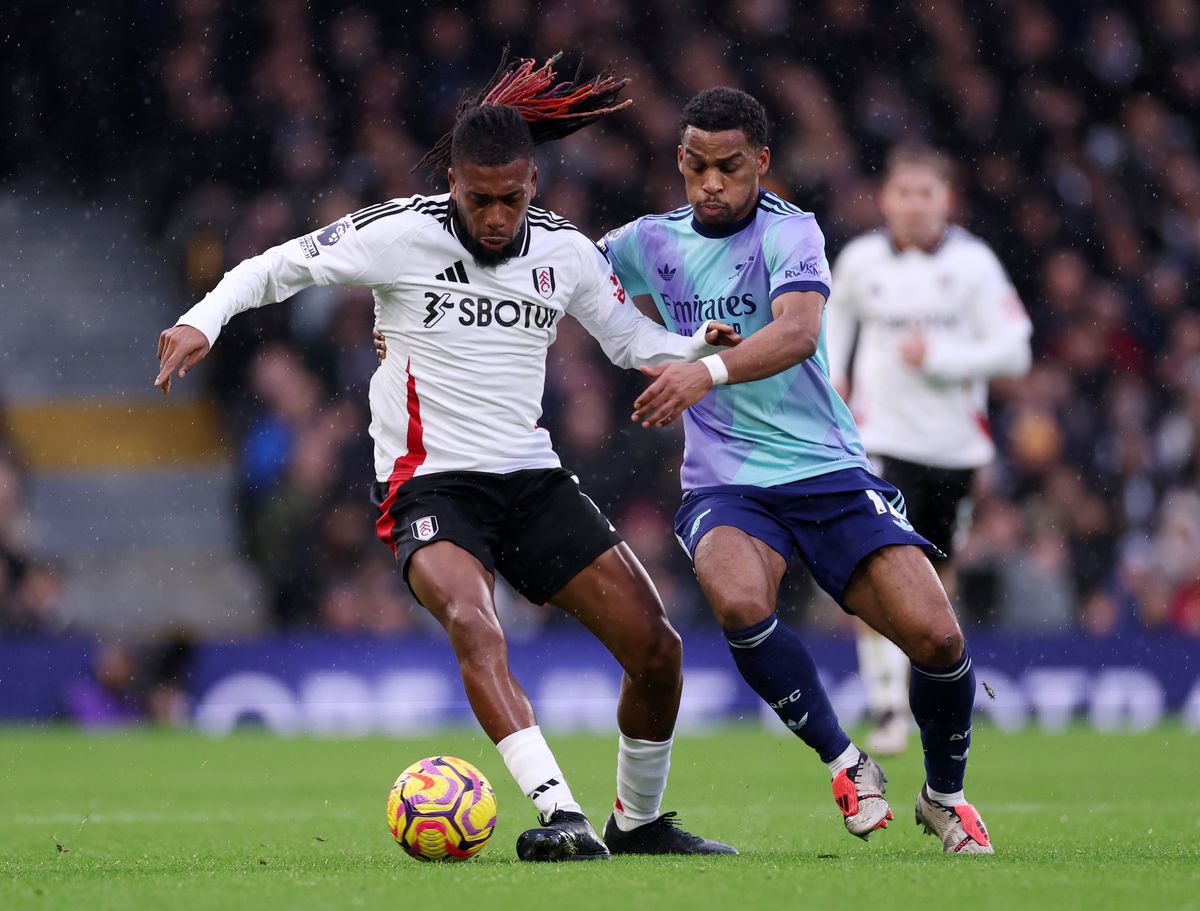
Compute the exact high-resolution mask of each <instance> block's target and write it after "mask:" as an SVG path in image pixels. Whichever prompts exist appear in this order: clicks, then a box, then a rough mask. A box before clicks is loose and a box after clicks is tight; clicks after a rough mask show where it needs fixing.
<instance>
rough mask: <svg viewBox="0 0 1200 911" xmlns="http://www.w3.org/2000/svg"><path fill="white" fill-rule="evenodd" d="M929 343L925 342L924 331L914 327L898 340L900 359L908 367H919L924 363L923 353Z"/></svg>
mask: <svg viewBox="0 0 1200 911" xmlns="http://www.w3.org/2000/svg"><path fill="white" fill-rule="evenodd" d="M928 351H929V345H927V344H926V342H925V333H923V332H922V331H921V330H920V329H916V330H914V331H913V332H911V333H909V334H908V335H907V336H906V337H905V338H904V340H903V341H902V342H900V360H902V361H904V363H906V364H908V366H910V367H918V368H919V367H921V366H922V365H923V364H924V363H925V354H926V353H927V352H928Z"/></svg>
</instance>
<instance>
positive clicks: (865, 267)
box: [826, 146, 1031, 754]
mask: <svg viewBox="0 0 1200 911" xmlns="http://www.w3.org/2000/svg"><path fill="white" fill-rule="evenodd" d="M879 201H880V209H881V210H882V212H883V215H884V219H885V221H886V229H885V230H883V231H878V232H873V233H870V234H865V235H862V236H860V237H857V238H855V239H854V240H852V241H850V243H848V244H847V245H846V247H845V248H844V249H843V251H842V253H841V255H840V256H839V257H838V259H837V261H836V263H835V264H834V267H833V293H832V295H831V297H830V298H829V305H828V308H827V310H826V332H827V338H826V344H827V345H828V352H829V372H830V376H831V378H832V380H833V382H834V383H835V385H836V386H837V387H838V389H839V390H840V391H841V392H842V393H843V395H847V393H848V398H847V401H848V402H849V404H850V408H851V410H852V411H853V413H854V418H855V420H856V422H857V423H858V427H859V430H860V432H861V433H862V439H863V445H864V446H865V448H866V450H867V453H868V455H869V456H870V457H871V459H872V461H873V462H874V463H875V465H876V470H877V471H878V472H879V474H881V475H882V476H883V477H884V478H885V479H886V480H888V481H890V482H891V483H892V484H895V485H896V486H897V487H898V488H899V489H900V491H901V493H902V494H904V495H905V497H906V499H907V500H908V507H909V510H908V513H909V519H910V520H911V521H912V522H913V524H914V526H915V527H916V529H917V531H918V532H920V533H921V534H923V535H925V536H926V537H927V538H929V539H930V540H932V541H933V543H934V544H937V545H938V546H939V547H940V548H942V550H944V551H945V552H946V553H947V554H948V555H951V554H952V548H953V533H954V528H955V516H956V515H957V513H958V511H959V510H958V507H959V504H960V502H962V501H963V500H964V498H965V497H966V494H967V493H968V491H969V487H970V480H971V473H972V472H973V471H974V469H977V468H980V467H982V466H984V465H986V464H988V463H989V462H990V461H991V460H992V459H993V458H994V456H995V447H994V445H993V443H992V438H991V434H990V433H989V430H988V423H987V382H988V380H989V379H993V378H996V377H1003V376H1013V375H1019V374H1022V373H1025V372H1026V371H1027V370H1028V369H1029V363H1030V349H1029V337H1030V332H1031V327H1030V323H1029V318H1028V316H1027V315H1026V313H1025V310H1024V308H1023V307H1022V305H1021V301H1020V299H1019V298H1018V296H1017V293H1016V291H1015V290H1014V288H1013V286H1012V283H1011V282H1010V281H1009V279H1008V276H1007V274H1006V273H1005V271H1004V268H1003V266H1001V264H1000V262H999V260H998V259H997V258H996V255H995V254H994V253H993V252H992V251H991V250H990V249H989V248H988V246H987V245H986V244H985V243H984V242H983V241H982V240H980V239H979V238H978V237H976V236H974V235H973V234H971V233H969V232H968V231H966V230H964V229H962V228H960V227H958V226H956V225H952V224H950V223H949V216H950V212H951V208H952V206H953V193H952V189H951V181H950V168H949V166H948V164H947V162H946V161H945V160H944V159H943V158H942V157H941V156H940V155H939V154H938V153H937V152H936V151H934V150H932V149H929V148H925V147H920V146H900V147H898V148H896V149H894V150H893V152H892V154H891V155H890V156H889V159H888V164H887V169H886V173H885V177H884V184H883V188H882V192H881V194H880V200H879ZM851 364H852V365H853V366H852V367H851ZM937 568H938V574H939V575H940V576H941V577H942V581H943V584H944V585H945V586H946V590H947V592H948V593H950V595H951V597H953V593H954V585H953V566H952V564H951V562H950V560H949V559H947V560H945V561H942V562H940V564H938V565H937ZM858 627H859V632H858V649H859V664H860V669H861V671H862V675H863V679H864V681H865V683H866V685H867V695H868V701H869V703H870V708H871V713H872V715H873V718H874V721H875V729H874V730H873V731H872V734H871V737H870V738H869V740H868V749H871V750H872V752H875V753H881V754H882V753H889V752H891V753H894V752H900V751H901V750H903V749H904V746H905V743H906V740H907V726H908V722H907V714H908V712H907V693H906V683H907V675H908V659H907V658H905V657H904V655H903V654H902V653H901V652H900V650H899V649H897V648H896V647H895V646H894V645H892V644H891V643H890V642H888V641H887V640H886V639H884V638H882V637H881V636H879V635H877V634H875V633H873V632H871V631H870V630H868V629H867V627H866V626H865V625H862V624H859V625H858Z"/></svg>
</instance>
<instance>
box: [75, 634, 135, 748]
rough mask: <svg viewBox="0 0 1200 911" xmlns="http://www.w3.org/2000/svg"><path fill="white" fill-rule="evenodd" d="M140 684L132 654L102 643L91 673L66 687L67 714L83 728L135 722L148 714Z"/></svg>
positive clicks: (122, 648) (114, 725) (119, 647)
mask: <svg viewBox="0 0 1200 911" xmlns="http://www.w3.org/2000/svg"><path fill="white" fill-rule="evenodd" d="M138 683H139V681H138V674H137V661H136V659H135V658H134V655H133V653H132V652H131V651H129V650H128V649H126V648H124V647H122V646H120V645H115V644H108V645H103V646H101V647H100V648H99V649H98V650H97V652H96V655H95V657H94V658H93V660H92V673H91V676H89V677H84V678H81V679H79V680H76V681H75V682H74V683H72V684H71V685H70V686H68V687H67V692H66V697H65V702H66V712H67V717H68V718H70V720H71V721H74V722H75V723H76V724H78V725H79V726H80V727H84V728H94V729H99V728H112V727H121V726H125V725H130V724H135V723H137V722H138V721H141V720H142V719H143V718H144V717H145V710H144V708H143V703H142V699H141V694H140V693H139V691H138Z"/></svg>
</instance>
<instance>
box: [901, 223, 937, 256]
mask: <svg viewBox="0 0 1200 911" xmlns="http://www.w3.org/2000/svg"><path fill="white" fill-rule="evenodd" d="M949 233H950V226H949V225H946V226H945V227H944V228H942V230H941V231H939V232H937V233H936V234H934V235H932V236H931V237H927V238H925V237H922V238H917V237H902V236H900V235H898V234H896V233H895V232H894V231H888V240H890V241H891V244H892V249H893V250H895V251H896V252H897V253H903V252H904V251H905V250H918V251H920V252H921V253H936V252H937V251H938V249H939V248H940V247H941V246H942V244H944V243H945V242H946V237H947V235H949Z"/></svg>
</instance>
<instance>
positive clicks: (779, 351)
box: [633, 291, 825, 427]
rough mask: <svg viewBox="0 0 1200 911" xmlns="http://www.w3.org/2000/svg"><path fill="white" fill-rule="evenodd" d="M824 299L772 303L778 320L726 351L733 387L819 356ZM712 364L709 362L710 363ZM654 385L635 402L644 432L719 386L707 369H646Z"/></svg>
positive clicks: (794, 295)
mask: <svg viewBox="0 0 1200 911" xmlns="http://www.w3.org/2000/svg"><path fill="white" fill-rule="evenodd" d="M824 308H825V296H824V295H823V294H821V293H820V292H819V291H789V292H788V293H786V294H781V295H779V297H777V298H775V300H773V301H772V302H771V311H772V314H773V316H774V319H773V320H772V321H771V322H770V323H769V324H768V325H766V326H764V327H763V328H762V329H760V330H759V331H758V332H755V333H754V334H753V335H752V336H750V338H748V339H746V340H745V341H743V342H742V343H741V344H740V345H738V346H737V347H736V348H731V349H729V350H727V351H723V352H721V353H720V354H719V355H717V357H719V358H720V360H721V365H719V366H718V367H717V369H718V370H720V369H721V368H723V372H724V373H725V374H726V376H727V380H726V382H729V383H749V382H751V381H752V380H760V379H762V378H763V377H768V376H774V375H775V374H776V373H780V372H782V371H784V370H787V369H788V368H789V367H794V366H795V365H796V364H799V363H800V362H801V361H804V360H807V359H808V358H810V357H812V356H813V354H815V353H816V350H817V343H818V341H819V339H820V337H821V313H822V311H823V310H824ZM706 360H707V358H706ZM642 373H644V374H646V376H649V377H652V378H653V379H654V382H652V383H651V384H650V385H649V386H648V387H647V388H646V391H645V392H643V393H642V394H641V395H640V396H638V398H637V401H635V402H634V403H633V420H634V421H636V422H638V423H640V424H641V425H642V426H643V427H665V426H666V425H667V424H670V423H671V422H672V421H674V420H675V419H676V418H678V417H679V416H680V415H681V414H683V412H684V411H686V410H687V409H688V408H691V407H692V406H693V405H695V404H696V403H697V402H698V401H700V399H702V398H703V397H704V395H705V394H706V393H707V392H708V390H709V389H711V388H712V387H713V385H714V382H715V380H714V374H713V373H712V372H711V371H710V370H709V368H708V366H706V365H705V364H701V363H697V364H683V365H679V364H670V365H667V366H665V367H654V368H648V369H646V368H643V370H642Z"/></svg>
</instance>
